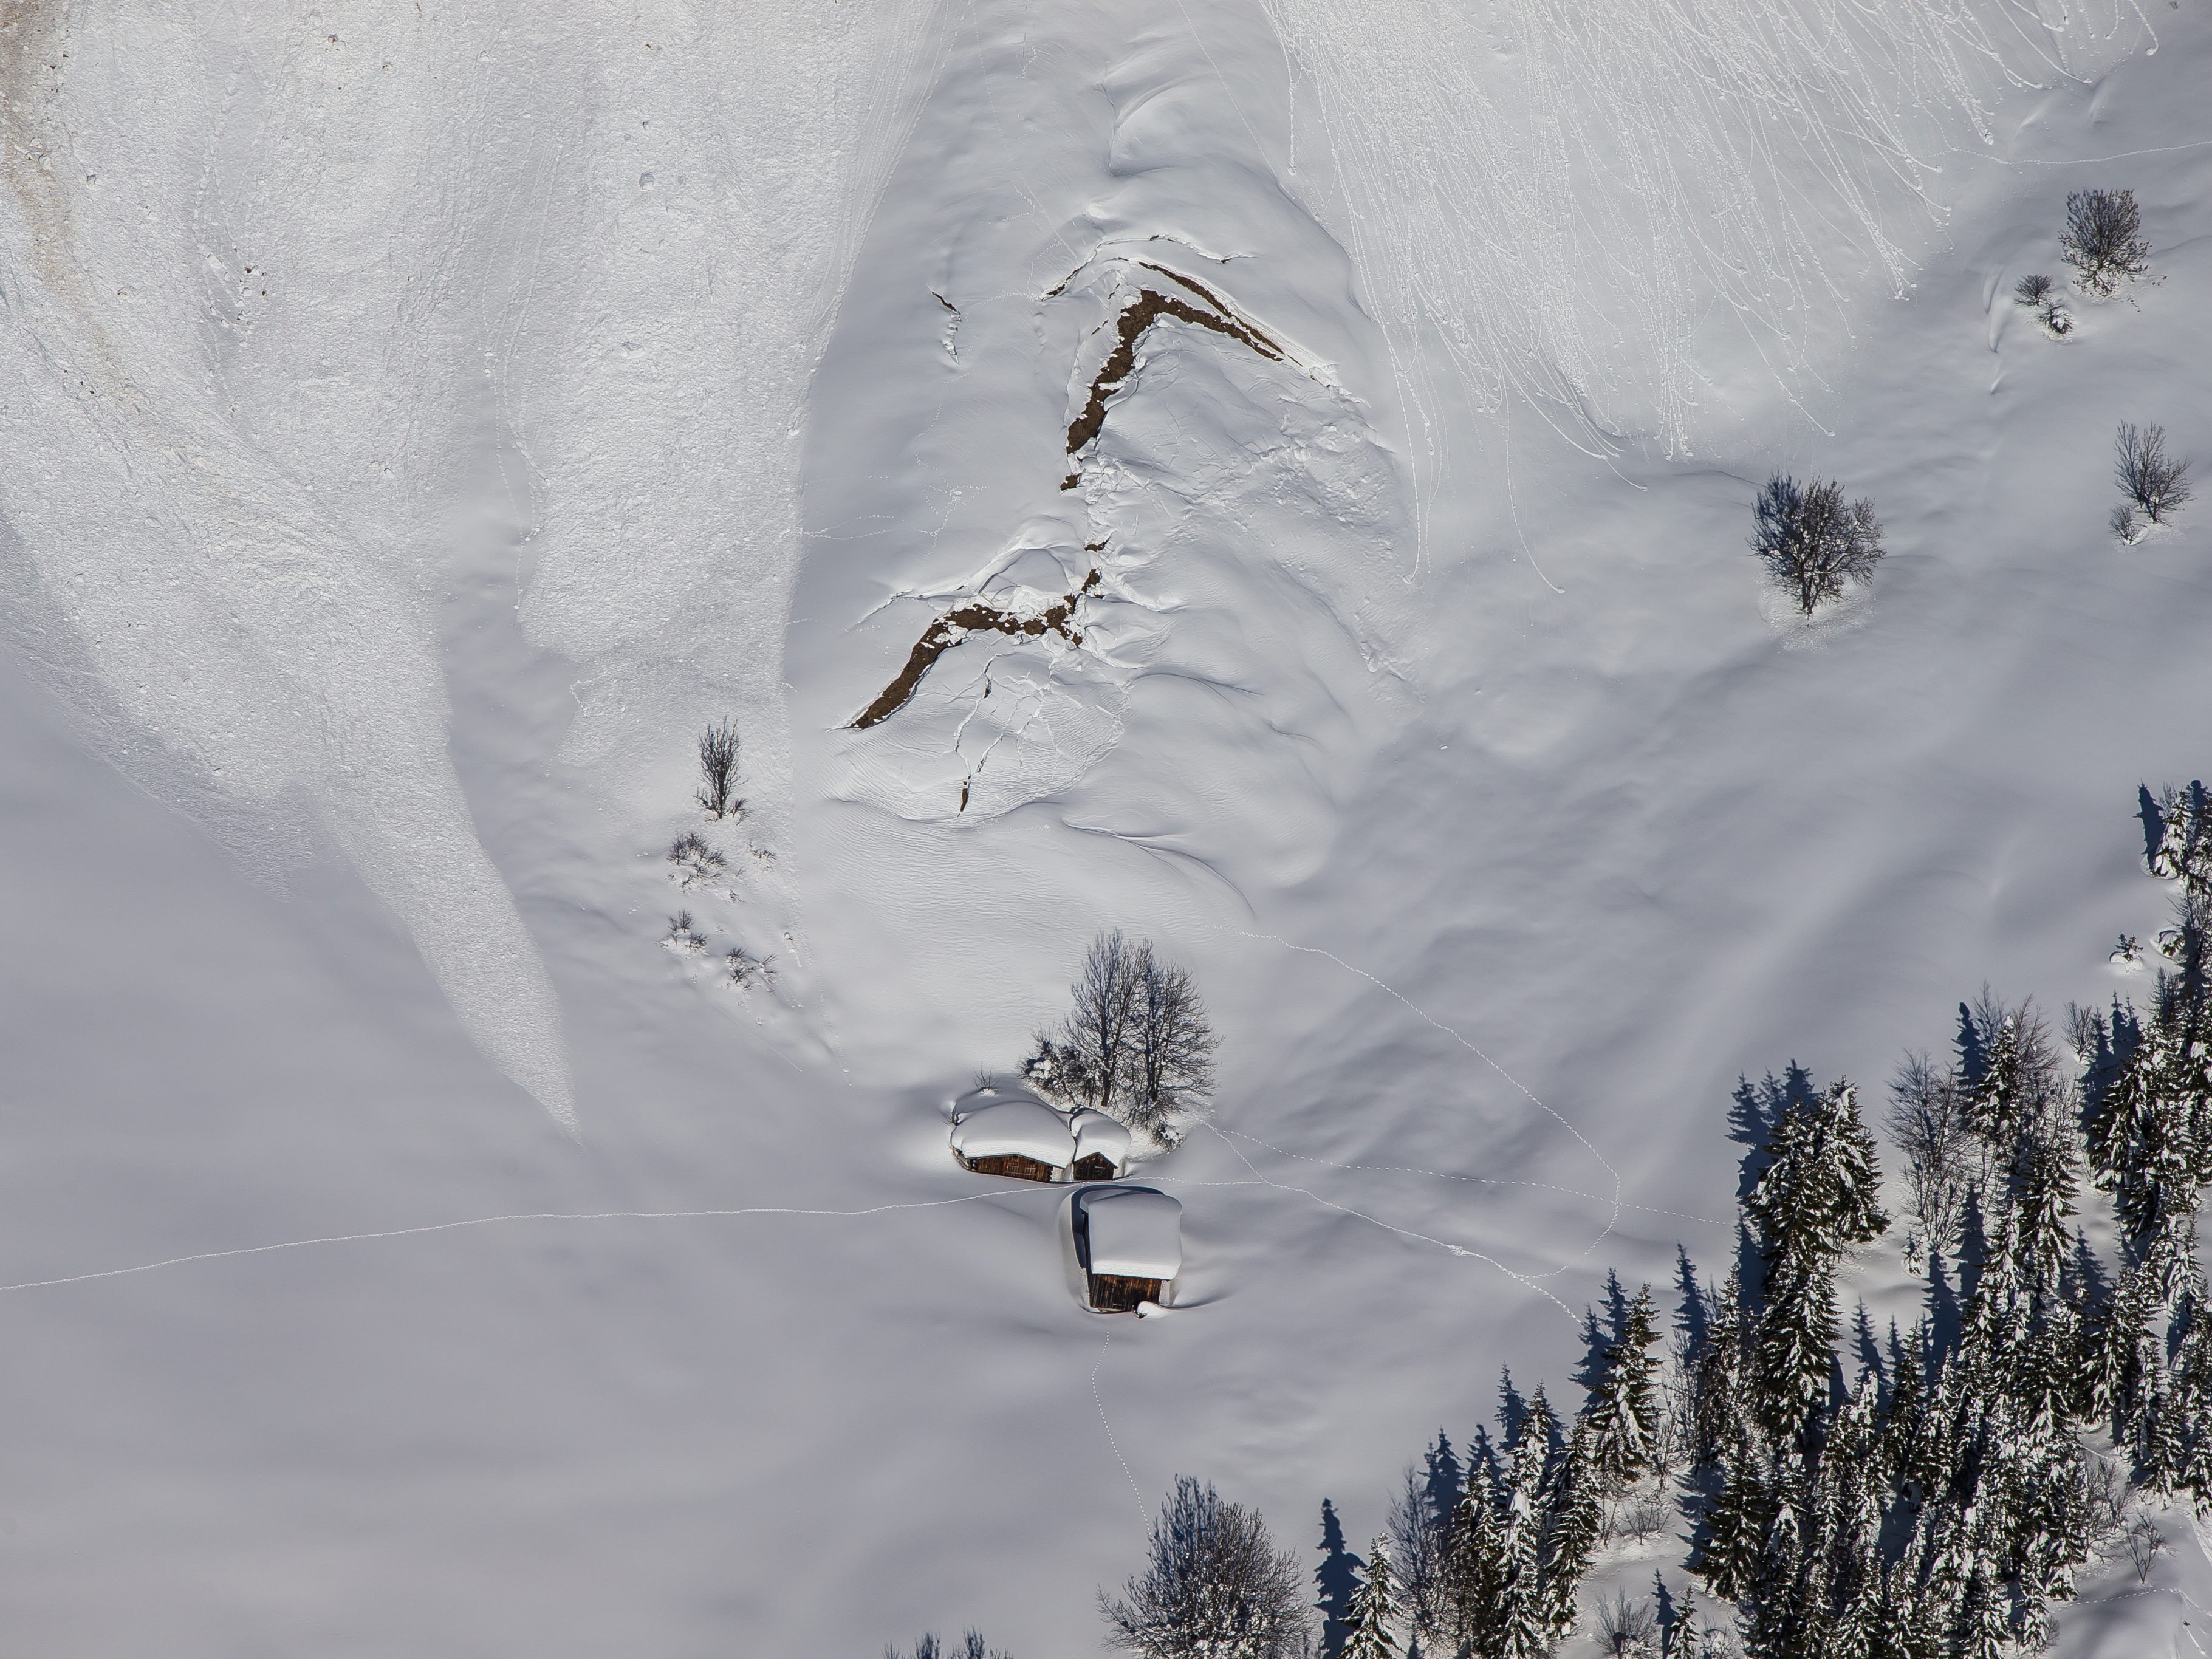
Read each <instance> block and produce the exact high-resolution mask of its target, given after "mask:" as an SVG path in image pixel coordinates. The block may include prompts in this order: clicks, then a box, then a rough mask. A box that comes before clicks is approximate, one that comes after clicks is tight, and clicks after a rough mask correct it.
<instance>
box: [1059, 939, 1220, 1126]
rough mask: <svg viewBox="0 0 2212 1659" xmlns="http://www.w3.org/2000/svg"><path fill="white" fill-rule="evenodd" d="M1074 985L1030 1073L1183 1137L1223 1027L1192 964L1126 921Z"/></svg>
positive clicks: (1078, 1099) (1072, 1100)
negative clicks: (1125, 929) (1178, 961)
mask: <svg viewBox="0 0 2212 1659" xmlns="http://www.w3.org/2000/svg"><path fill="white" fill-rule="evenodd" d="M1072 989H1073V993H1074V997H1075V1006H1074V1008H1073V1010H1072V1011H1070V1012H1069V1014H1068V1016H1067V1018H1066V1019H1065V1020H1064V1021H1062V1022H1061V1024H1060V1029H1059V1030H1057V1031H1040V1032H1039V1033H1038V1034H1037V1040H1036V1052H1035V1053H1034V1054H1032V1055H1031V1056H1030V1060H1029V1063H1028V1066H1027V1067H1026V1070H1027V1073H1028V1075H1029V1078H1030V1081H1031V1082H1032V1083H1033V1084H1035V1085H1036V1087H1037V1088H1038V1090H1039V1091H1041V1092H1042V1093H1043V1094H1045V1095H1046V1096H1048V1097H1050V1098H1053V1099H1056V1100H1060V1101H1061V1102H1064V1103H1068V1104H1081V1105H1085V1106H1092V1107H1096V1108H1097V1109H1098V1110H1100V1111H1102V1112H1106V1113H1109V1114H1110V1115H1113V1116H1115V1117H1117V1118H1120V1119H1121V1121H1123V1122H1125V1123H1127V1125H1128V1126H1129V1127H1131V1128H1133V1129H1137V1130H1141V1131H1142V1132H1144V1133H1146V1134H1148V1135H1150V1136H1151V1137H1152V1139H1154V1140H1155V1141H1158V1143H1160V1144H1161V1145H1163V1146H1170V1145H1172V1144H1174V1142H1175V1140H1176V1139H1177V1137H1178V1136H1179V1134H1180V1133H1181V1126H1182V1122H1183V1121H1184V1120H1185V1119H1187V1118H1188V1117H1189V1116H1190V1115H1193V1114H1194V1113H1195V1112H1196V1111H1197V1110H1198V1109H1199V1108H1200V1105H1201V1103H1203V1101H1204V1099H1205V1097H1206V1093H1207V1092H1208V1091H1210V1090H1211V1089H1212V1086H1213V1050H1214V1048H1215V1038H1214V1035H1213V1030H1212V1026H1211V1025H1210V1024H1208V1023H1207V1021H1206V1006H1205V1004H1204V1003H1203V1002H1201V1001H1200V999H1199V994H1198V987H1197V984H1196V981H1194V980H1193V979H1192V978H1191V975H1190V973H1189V970H1188V969H1182V968H1176V967H1171V966H1170V965H1169V964H1167V963H1164V962H1162V961H1161V960H1160V959H1159V957H1158V954H1157V953H1156V952H1155V951H1153V949H1152V945H1151V944H1150V942H1149V941H1146V942H1140V943H1133V942H1132V941H1131V940H1130V939H1128V938H1127V936H1126V935H1124V934H1123V933H1121V930H1120V929H1119V928H1116V929H1115V930H1114V931H1113V932H1111V933H1101V934H1100V935H1099V936H1098V937H1097V939H1094V940H1092V941H1091V949H1090V950H1089V951H1088V952H1086V953H1085V956H1084V958H1083V971H1082V975H1081V976H1080V977H1079V978H1078V979H1077V981H1075V984H1074V985H1073V987H1072Z"/></svg>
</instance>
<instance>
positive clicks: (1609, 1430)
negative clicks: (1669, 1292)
mask: <svg viewBox="0 0 2212 1659" xmlns="http://www.w3.org/2000/svg"><path fill="white" fill-rule="evenodd" d="M1654 1319H1655V1315H1654V1310H1653V1308H1652V1304H1651V1287H1650V1285H1644V1287H1643V1289H1642V1290H1640V1291H1638V1292H1637V1295H1636V1299H1635V1301H1633V1302H1632V1303H1631V1304H1629V1307H1628V1312H1627V1315H1626V1318H1625V1319H1624V1320H1623V1322H1622V1328H1621V1331H1620V1335H1619V1336H1618V1337H1617V1338H1616V1339H1615V1340H1613V1343H1612V1344H1611V1345H1610V1346H1608V1347H1607V1350H1606V1352H1605V1356H1604V1360H1603V1363H1602V1364H1601V1366H1600V1367H1599V1370H1598V1375H1597V1376H1596V1378H1595V1386H1594V1387H1593V1388H1592V1389H1591V1390H1590V1396H1589V1404H1588V1405H1587V1406H1586V1407H1584V1419H1585V1421H1586V1422H1587V1423H1588V1424H1589V1437H1590V1446H1591V1455H1592V1457H1593V1459H1594V1461H1595V1464H1596V1467H1597V1471H1598V1474H1599V1475H1600V1477H1601V1479H1602V1480H1604V1481H1605V1482H1606V1484H1607V1486H1608V1487H1609V1488H1611V1489H1613V1490H1616V1491H1617V1490H1619V1489H1620V1488H1621V1487H1624V1486H1632V1485H1633V1484H1634V1483H1635V1482H1637V1481H1638V1480H1642V1479H1643V1478H1644V1475H1645V1474H1649V1473H1650V1469H1651V1457H1652V1449H1653V1447H1654V1446H1655V1445H1656V1443H1657V1441H1658V1437H1659V1386H1658V1373H1659V1362H1658V1360H1657V1358H1656V1357H1655V1356H1654V1355H1653V1354H1652V1352H1651V1346H1652V1344H1653V1343H1655V1342H1656V1341H1657V1340H1659V1338H1658V1333H1657V1331H1656V1329H1654V1328H1653V1327H1654Z"/></svg>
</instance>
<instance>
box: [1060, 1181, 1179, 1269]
mask: <svg viewBox="0 0 2212 1659" xmlns="http://www.w3.org/2000/svg"><path fill="white" fill-rule="evenodd" d="M1083 1206H1084V1207H1083V1213H1084V1218H1085V1220H1086V1222H1087V1223H1088V1224H1089V1226H1090V1231H1091V1272H1092V1273H1120V1274H1122V1275H1125V1276H1127V1278H1130V1279H1173V1278H1174V1277H1175V1276H1176V1274H1177V1273H1181V1272H1182V1205H1180V1204H1178V1203H1176V1200H1173V1199H1171V1198H1170V1197H1169V1196H1168V1195H1167V1194H1165V1193H1157V1192H1154V1191H1153V1190H1152V1188H1149V1187H1101V1188H1092V1189H1091V1192H1090V1193H1089V1194H1087V1195H1086V1196H1085V1199H1084V1200H1083Z"/></svg>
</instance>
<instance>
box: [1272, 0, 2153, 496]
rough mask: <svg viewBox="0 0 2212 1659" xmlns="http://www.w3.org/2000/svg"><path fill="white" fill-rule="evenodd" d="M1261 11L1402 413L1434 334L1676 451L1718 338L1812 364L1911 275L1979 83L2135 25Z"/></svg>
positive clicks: (1974, 131)
mask: <svg viewBox="0 0 2212 1659" xmlns="http://www.w3.org/2000/svg"><path fill="white" fill-rule="evenodd" d="M1264 3H1265V4H1266V6H1267V11H1268V13H1269V15H1271V16H1272V17H1273V20H1274V21H1275V24H1276V26H1277V28H1278V31H1279V33H1280V35H1281V38H1282V40H1283V42H1284V45H1285V49H1286V50H1287V51H1288V52H1289V53H1290V55H1291V58H1292V60H1293V62H1294V63H1295V64H1296V65H1297V68H1298V70H1301V71H1302V72H1303V73H1304V76H1306V77H1307V78H1308V79H1309V80H1310V82H1311V83H1312V86H1313V88H1314V91H1315V93H1316V97H1317V102H1318V106H1319V115H1320V126H1321V130H1322V132H1323V133H1324V134H1325V135H1326V138H1327V141H1328V145H1329V147H1330V149H1332V150H1333V151H1334V162H1335V169H1334V170H1335V173H1336V174H1337V175H1338V176H1337V178H1336V179H1335V180H1334V181H1333V182H1334V184H1335V185H1337V186H1338V187H1339V188H1340V189H1341V191H1342V192H1343V200H1342V202H1341V204H1340V210H1335V211H1331V210H1329V209H1328V206H1327V205H1326V204H1325V203H1320V202H1317V210H1321V211H1322V212H1323V213H1324V216H1326V217H1328V220H1329V222H1331V224H1332V225H1333V226H1334V227H1336V228H1338V229H1339V234H1340V236H1341V237H1342V239H1343V240H1344V241H1345V243H1346V246H1347V247H1349V248H1350V249H1351V250H1352V254H1353V257H1354V258H1355V259H1356V260H1357V262H1358V267H1359V274H1360V278H1361V281H1362V283H1363V286H1364V289H1365V295H1366V298H1367V300H1368V301H1369V303H1370V304H1371V305H1373V306H1374V307H1376V308H1377V311H1378V314H1379V316H1380V319H1382V320H1383V323H1384V324H1385V325H1386V327H1387V328H1388V329H1389V331H1390V332H1391V334H1392V337H1393V346H1394V352H1395V361H1396V362H1397V365H1398V371H1399V374H1400V375H1401V380H1403V381H1404V382H1405V388H1404V389H1405V390H1406V392H1407V394H1408V395H1409V396H1410V397H1411V398H1412V400H1413V403H1414V404H1415V405H1416V407H1417V408H1419V407H1421V406H1423V405H1425V404H1427V403H1428V401H1429V395H1428V394H1429V386H1428V377H1429V375H1430V374H1431V373H1432V372H1433V371H1432V370H1431V369H1429V368H1424V367H1423V366H1422V362H1423V359H1422V349H1421V347H1420V346H1419V344H1417V338H1418V337H1420V336H1422V335H1424V334H1425V333H1427V334H1431V335H1432V338H1433V341H1434V343H1435V344H1436V345H1437V346H1438V347H1440V348H1441V350H1442V353H1443V355H1444V356H1445V358H1446V361H1448V362H1449V365H1450V367H1451V368H1454V369H1455V370H1456V371H1457V372H1458V373H1459V374H1461V375H1462V377H1464V378H1465V380H1467V381H1468V384H1469V385H1470V386H1471V387H1472V388H1473V389H1474V393H1475V395H1476V396H1477V397H1478V398H1480V400H1481V401H1482V402H1483V403H1485V404H1486V405H1487V406H1489V407H1491V408H1492V409H1495V408H1498V407H1499V406H1500V405H1502V404H1504V402H1505V400H1506V399H1508V398H1511V397H1513V396H1515V395H1516V394H1518V395H1525V396H1528V397H1530V398H1534V399H1535V400H1537V402H1538V404H1539V405H1540V407H1547V408H1548V409H1549V410H1552V411H1553V414H1552V418H1553V419H1554V420H1556V421H1559V422H1560V423H1561V424H1562V425H1563V426H1565V427H1566V428H1568V429H1569V430H1571V431H1580V432H1583V433H1585V434H1589V433H1592V432H1594V431H1596V430H1598V429H1610V430H1613V431H1615V432H1621V433H1630V434H1635V435H1648V436H1650V437H1654V438H1656V439H1657V440H1658V441H1661V442H1662V443H1663V444H1664V445H1665V447H1667V448H1668V451H1669V452H1670V453H1672V452H1681V451H1685V450H1686V449H1687V448H1688V447H1689V446H1690V444H1691V442H1692V438H1693V437H1694V435H1695V433H1696V430H1697V426H1698V418H1699V412H1700V409H1701V406H1702V405H1703V404H1704V403H1705V401H1706V393H1707V392H1708V390H1709V383H1710V380H1711V375H1712V374H1713V373H1714V372H1715V369H1716V368H1717V365H1716V363H1715V362H1714V361H1713V353H1712V351H1711V347H1712V346H1713V345H1714V344H1715V343H1716V342H1717V339H1718V338H1719V337H1721V335H1722V333H1723V332H1725V333H1731V334H1732V333H1738V332H1740V333H1741V334H1743V335H1747V337H1748V338H1749V341H1750V343H1751V344H1752V346H1753V348H1754V349H1756V351H1757V352H1758V354H1759V357H1760V358H1761V359H1762V360H1763V361H1764V362H1765V366H1766V367H1767V368H1769V369H1770V370H1771V372H1772V373H1774V374H1778V375H1780V376H1781V377H1783V379H1784V381H1785V383H1791V384H1796V383H1800V382H1802V381H1803V380H1806V379H1808V377H1810V376H1811V375H1812V374H1814V371H1815V368H1816V363H1815V358H1814V347H1815V345H1816V344H1817V343H1818V342H1819V337H1820V334H1821V333H1822V332H1823V331H1825V330H1826V328H1827V327H1828V326H1829V325H1830V319H1832V315H1833V313H1835V312H1836V311H1837V309H1838V307H1840V306H1841V305H1843V304H1844V302H1845V301H1847V300H1848V299H1849V298H1850V297H1851V296H1852V295H1853V294H1854V293H1855V292H1857V291H1858V290H1862V289H1867V288H1869V287H1883V288H1887V289H1893V290H1895V289H1902V288H1904V287H1905V286H1906V285H1907V284H1908V283H1909V282H1910V281H1911V276H1912V273H1913V271H1914V270H1915V269H1916V263H1915V258H1914V252H1915V247H1916V245H1917V243H1918V242H1919V241H1921V240H1923V239H1924V236H1925V234H1926V228H1927V221H1928V220H1929V218H1930V217H1932V216H1938V215H1939V214H1940V211H1941V210H1940V209H1939V208H1938V207H1937V206H1936V204H1935V202H1934V201H1933V199H1932V197H1931V191H1930V186H1931V184H1932V182H1933V179H1934V176H1935V175H1936V173H1940V172H1941V171H1942V163H1943V161H1944V158H1945V152H1946V150H1947V149H1948V148H1949V147H1950V146H1951V145H1952V144H1954V143H1972V144H1974V145H1976V147H1979V146H1980V145H1981V144H1983V143H1986V142H1987V141H1988V139H1989V137H1990V127H1989V124H1988V115H1989V110H1990V106H1991V105H1992V103H1993V101H1994V100H1995V98H1996V95H1997V94H1999V93H2000V92H2001V91H2002V90H2003V89H2004V88H2006V86H2007V85H2008V84H2010V85H2013V86H2021V85H2025V84H2033V83H2048V82H2054V81H2057V80H2061V79H2064V78H2069V77H2071V76H2079V75H2081V74H2084V73H2087V72H2089V71H2091V70H2093V69H2095V68H2096V67H2098V66H2099V65H2100V64H2103V63H2106V62H2108V61H2110V60H2111V59H2112V58H2116V57H2117V56H2118V53H2119V52H2120V51H2121V50H2122V49H2124V47H2126V46H2131V45H2133V44H2134V43H2135V40H2136V36H2137V32H2138V27H2139V23H2138V19H2139V14H2138V13H2137V12H2136V9H2135V7H2134V6H2133V5H2132V4H2130V3H2129V0H2084V3H2083V4H2081V5H2079V6H2073V7H2066V8H2060V7H2057V6H2050V5H2045V6H2034V5H2029V4H2024V3H2021V0H1893V3H1887V4H1882V5H1874V6H1867V5H1857V4H1850V3H1844V0H1808V3H1802V4H1797V3H1793V4H1790V5H1766V4H1757V3H1743V0H1627V3H1622V4H1613V5H1604V6H1589V5H1582V4H1577V3H1573V0H1566V3H1561V0H1492V3H1489V4H1466V5H1462V4H1454V3H1443V0H1264ZM2123 25H2124V27H2123ZM1307 171H1309V172H1310V169H1307ZM1430 362H1434V358H1433V357H1431V359H1430ZM1430 441H1431V442H1432V443H1441V442H1442V438H1441V435H1436V434H1431V435H1430Z"/></svg>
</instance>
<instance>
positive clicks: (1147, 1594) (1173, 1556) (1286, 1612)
mask: <svg viewBox="0 0 2212 1659" xmlns="http://www.w3.org/2000/svg"><path fill="white" fill-rule="evenodd" d="M1302 1578H1303V1575H1302V1574H1301V1573H1300V1572H1299V1571H1298V1564H1297V1559H1296V1558H1294V1557H1292V1556H1291V1555H1290V1554H1289V1553H1285V1552H1279V1551H1278V1550H1277V1549H1276V1548H1275V1546H1274V1541H1273V1539H1272V1538H1270V1537H1269V1536H1268V1534H1267V1524H1266V1522H1263V1521H1261V1518H1260V1516H1259V1515H1258V1513H1257V1512H1256V1511H1255V1510H1248V1509H1246V1508H1244V1507H1243V1505H1242V1504H1231V1503H1226V1502H1224V1501H1223V1499H1222V1498H1221V1497H1220V1495H1219V1494H1218V1492H1215V1491H1214V1489H1213V1486H1212V1483H1211V1482H1208V1483H1206V1484H1205V1485H1200V1483H1199V1482H1198V1481H1197V1480H1194V1479H1192V1478H1191V1477H1190V1476H1189V1475H1187V1474H1186V1475H1178V1476H1176V1484H1175V1491H1174V1492H1172V1493H1170V1495H1169V1497H1168V1498H1167V1500H1166V1502H1164V1504H1161V1505H1160V1514H1159V1518H1158V1520H1157V1521H1155V1522H1153V1523H1152V1546H1151V1556H1150V1559H1149V1561H1148V1562H1147V1563H1146V1567H1145V1570H1144V1571H1142V1572H1140V1573H1139V1574H1137V1575H1136V1576H1135V1577H1132V1578H1131V1579H1130V1580H1129V1581H1128V1583H1127V1584H1126V1585H1125V1586H1124V1587H1123V1589H1122V1591H1121V1594H1120V1595H1109V1594H1108V1593H1107V1592H1105V1591H1104V1590H1101V1591H1100V1592H1099V1594H1098V1610H1099V1612H1100V1613H1101V1614H1102V1615H1103V1617H1104V1619H1105V1620H1106V1642H1107V1645H1108V1646H1109V1647H1111V1648H1114V1649H1115V1650H1118V1651H1120V1652H1123V1653H1132V1654H1136V1655H1138V1656H1139V1659H1301V1656H1303V1655H1304V1653H1305V1651H1306V1647H1307V1643H1308V1639H1309V1637H1310V1631H1309V1628H1308V1626H1307V1622H1306V1611H1305V1592H1304V1585H1303V1583H1302Z"/></svg>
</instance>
